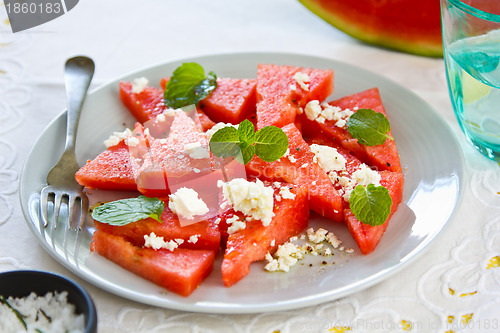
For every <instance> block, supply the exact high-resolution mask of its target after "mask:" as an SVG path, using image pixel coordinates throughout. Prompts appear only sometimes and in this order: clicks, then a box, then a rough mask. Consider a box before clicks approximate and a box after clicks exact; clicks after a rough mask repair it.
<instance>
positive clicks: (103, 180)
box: [75, 123, 148, 191]
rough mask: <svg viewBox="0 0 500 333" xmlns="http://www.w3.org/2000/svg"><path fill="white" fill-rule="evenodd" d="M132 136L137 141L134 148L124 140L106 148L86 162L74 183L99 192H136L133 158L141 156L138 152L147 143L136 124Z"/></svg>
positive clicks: (142, 132)
mask: <svg viewBox="0 0 500 333" xmlns="http://www.w3.org/2000/svg"><path fill="white" fill-rule="evenodd" d="M132 135H133V137H134V138H136V139H137V144H136V145H135V147H133V148H132V149H131V147H130V146H128V145H127V143H126V140H125V139H121V140H120V141H119V142H118V144H116V145H113V146H110V147H108V148H107V149H106V150H105V151H103V152H102V153H101V154H99V155H98V156H97V157H95V158H94V159H93V160H88V161H87V163H86V164H85V165H84V166H82V167H81V168H80V169H79V170H78V171H77V172H76V174H75V178H76V181H77V182H78V183H79V184H80V185H82V186H85V187H89V188H97V189H101V190H119V191H134V190H137V185H136V183H135V177H136V172H135V171H134V163H135V161H134V158H136V157H138V156H137V155H141V153H139V150H141V149H147V145H148V142H147V141H146V138H145V137H144V127H143V126H142V125H141V124H140V123H136V125H135V129H134V131H133V133H132ZM134 154H136V155H135V156H134Z"/></svg>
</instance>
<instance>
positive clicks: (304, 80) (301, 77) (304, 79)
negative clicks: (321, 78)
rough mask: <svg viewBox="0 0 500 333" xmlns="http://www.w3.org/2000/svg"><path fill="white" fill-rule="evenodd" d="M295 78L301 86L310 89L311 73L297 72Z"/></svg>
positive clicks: (306, 89)
mask: <svg viewBox="0 0 500 333" xmlns="http://www.w3.org/2000/svg"><path fill="white" fill-rule="evenodd" d="M293 79H294V80H295V82H297V84H298V85H299V87H301V88H302V89H303V90H305V91H309V83H308V82H309V80H310V79H309V75H307V74H306V73H302V72H297V73H295V75H294V76H293Z"/></svg>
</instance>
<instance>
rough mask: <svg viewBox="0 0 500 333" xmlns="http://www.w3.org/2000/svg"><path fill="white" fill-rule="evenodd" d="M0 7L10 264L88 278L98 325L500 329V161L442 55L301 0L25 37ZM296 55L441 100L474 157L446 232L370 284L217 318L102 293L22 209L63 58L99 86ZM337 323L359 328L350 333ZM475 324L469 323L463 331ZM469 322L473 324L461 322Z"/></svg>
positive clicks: (81, 11) (198, 6)
mask: <svg viewBox="0 0 500 333" xmlns="http://www.w3.org/2000/svg"><path fill="white" fill-rule="evenodd" d="M6 19H7V15H6V11H5V7H4V6H3V5H1V6H0V235H1V238H0V271H8V270H15V269H23V268H29V269H39V270H47V271H52V272H58V273H60V274H63V275H65V276H68V277H70V278H73V279H75V280H76V281H78V282H79V283H81V284H82V285H83V286H84V287H85V288H86V289H87V290H88V291H89V292H90V294H91V295H92V297H93V299H94V301H95V303H96V306H97V309H98V315H99V332H101V333H110V332H166V331H167V328H168V332H169V333H173V332H281V333H285V332H343V331H346V330H347V329H350V330H351V331H352V332H401V331H403V326H404V325H402V324H404V323H406V322H411V323H413V326H412V327H406V328H407V331H410V332H440V333H444V332H455V333H458V332H499V331H500V267H499V266H500V168H499V164H498V163H495V162H493V161H490V160H487V159H486V158H484V157H482V156H481V155H480V154H479V153H477V152H476V151H475V150H474V149H472V148H471V146H470V145H469V144H468V143H467V142H466V141H465V139H464V137H463V135H462V133H461V132H460V130H459V128H458V125H457V123H456V120H455V118H454V115H453V110H452V107H451V104H450V101H449V97H448V90H447V87H446V79H445V72H444V65H443V60H442V59H432V58H425V57H418V56H413V55H407V54H403V53H397V52H392V51H388V50H383V49H379V48H375V47H371V46H367V45H364V44H362V43H360V42H358V41H356V40H354V39H352V38H350V37H348V36H347V35H344V34H343V33H341V32H339V31H337V30H335V29H334V28H332V27H331V26H329V25H328V24H327V23H325V22H324V21H322V20H321V19H319V18H318V17H316V16H314V15H313V14H311V13H310V12H309V11H307V10H306V9H305V8H304V7H303V6H302V5H301V4H300V3H299V2H298V1H292V0H288V1H287V0H274V1H268V0H253V1H249V0H244V1H230V0H216V1H203V0H186V1H173V0H165V1H158V0H142V1H124V0H121V1H119V0H106V1H97V0H86V1H80V3H79V4H78V5H77V6H76V7H75V8H74V9H73V10H71V11H70V12H68V13H67V14H65V15H64V16H62V17H59V18H58V19H56V20H53V21H51V22H48V23H46V24H44V25H42V26H39V27H36V28H33V29H30V30H28V31H25V32H20V33H16V34H12V33H11V31H10V28H9V26H8V21H7V20H6ZM243 51H263V52H268V51H270V52H276V51H279V52H292V53H303V54H310V55H316V56H322V57H327V58H332V59H336V60H341V61H344V62H347V63H351V64H354V65H356V66H360V67H363V68H366V69H368V70H371V71H374V72H376V73H378V74H381V75H383V76H385V77H388V78H390V79H392V80H394V81H396V82H397V83H399V84H401V85H402V86H404V87H406V88H408V89H410V90H412V91H413V92H415V93H416V94H418V95H419V96H421V97H422V98H424V99H425V100H426V101H428V102H429V103H430V104H431V105H432V106H433V107H434V108H435V110H436V112H437V113H439V114H440V115H441V116H442V117H444V118H445V119H446V120H447V121H448V123H449V124H450V126H451V127H452V128H453V130H454V132H455V133H456V135H457V137H458V140H459V141H460V145H461V147H462V148H463V151H464V154H465V158H466V173H465V179H464V184H463V186H464V191H465V195H464V197H463V201H462V202H461V204H460V205H459V207H458V209H457V212H456V214H455V216H454V217H453V219H452V220H451V221H450V223H449V224H448V226H447V227H446V229H445V230H444V231H443V232H442V233H441V234H440V236H439V237H438V239H436V240H435V241H434V242H433V243H432V244H431V245H430V246H429V248H428V249H427V251H426V252H425V254H424V255H422V256H420V257H419V259H418V260H415V261H413V262H412V263H411V265H409V266H407V267H406V268H405V269H404V270H402V271H401V272H399V273H398V274H397V275H396V276H392V277H391V278H389V279H387V280H385V281H384V282H382V283H379V284H377V285H376V286H374V287H371V288H369V289H366V290H364V291H361V292H358V293H355V294H352V295H350V296H348V297H346V298H343V299H340V300H338V301H334V302H330V303H327V304H319V305H317V306H311V307H307V308H302V309H298V310H293V311H285V312H279V313H263V314H246V315H224V314H217V315H208V314H197V313H184V312H178V311H175V310H169V309H161V308H154V307H151V306H147V305H143V304H139V303H135V302H133V301H129V300H126V299H123V298H120V297H118V296H115V295H112V294H110V293H107V292H103V291H102V290H100V289H98V288H97V287H95V286H93V285H91V284H89V283H87V282H86V281H84V280H83V279H81V278H79V277H78V276H75V275H74V274H72V273H71V272H69V271H68V270H66V269H65V268H64V267H62V266H61V265H60V264H58V263H57V262H56V261H55V260H53V259H52V258H51V257H50V256H49V255H48V254H47V253H46V252H45V251H44V250H43V248H42V247H40V246H39V245H38V244H37V240H36V238H35V237H34V236H33V235H32V233H31V232H30V230H29V229H28V226H27V224H26V222H25V220H24V218H23V215H22V213H21V208H20V204H19V199H18V181H19V178H20V173H21V168H22V165H23V162H24V160H25V158H26V156H27V154H28V152H29V149H30V147H31V145H32V144H33V142H34V140H35V139H36V138H37V137H38V135H39V134H40V133H41V131H42V130H43V129H44V128H45V127H46V126H47V125H48V123H49V122H50V121H51V119H53V118H54V117H55V116H56V115H57V114H58V113H59V112H60V111H61V110H62V109H63V108H64V107H65V93H64V82H63V64H64V62H65V60H66V59H67V58H69V57H71V56H73V55H77V54H84V55H88V56H90V57H92V58H93V59H94V60H95V63H96V73H95V76H94V80H93V84H92V86H93V87H95V86H97V85H99V84H102V83H104V82H106V81H108V80H111V79H113V78H115V77H117V76H119V75H122V74H124V73H127V72H130V71H132V70H136V69H138V68H141V67H145V66H148V65H151V64H156V63H160V62H165V61H169V60H176V59H180V58H183V57H192V56H198V55H205V54H215V53H228V52H243ZM335 323H348V325H347V326H346V327H344V328H343V330H342V329H341V328H340V326H337V327H336V328H334V326H335ZM462 323H468V324H469V325H463V324H462ZM461 324H462V325H461Z"/></svg>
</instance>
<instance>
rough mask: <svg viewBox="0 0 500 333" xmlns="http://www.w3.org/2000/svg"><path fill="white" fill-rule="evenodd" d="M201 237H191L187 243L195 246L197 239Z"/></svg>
mask: <svg viewBox="0 0 500 333" xmlns="http://www.w3.org/2000/svg"><path fill="white" fill-rule="evenodd" d="M200 236H201V235H191V236H190V237H189V239H188V243H191V244H196V243H197V242H198V238H199V237H200Z"/></svg>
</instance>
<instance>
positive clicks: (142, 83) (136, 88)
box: [132, 77, 149, 94]
mask: <svg viewBox="0 0 500 333" xmlns="http://www.w3.org/2000/svg"><path fill="white" fill-rule="evenodd" d="M148 83H149V81H148V79H146V78H145V77H139V78H137V79H134V81H132V93H134V94H138V93H141V92H142V91H143V90H144V88H146V87H147V86H148Z"/></svg>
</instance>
